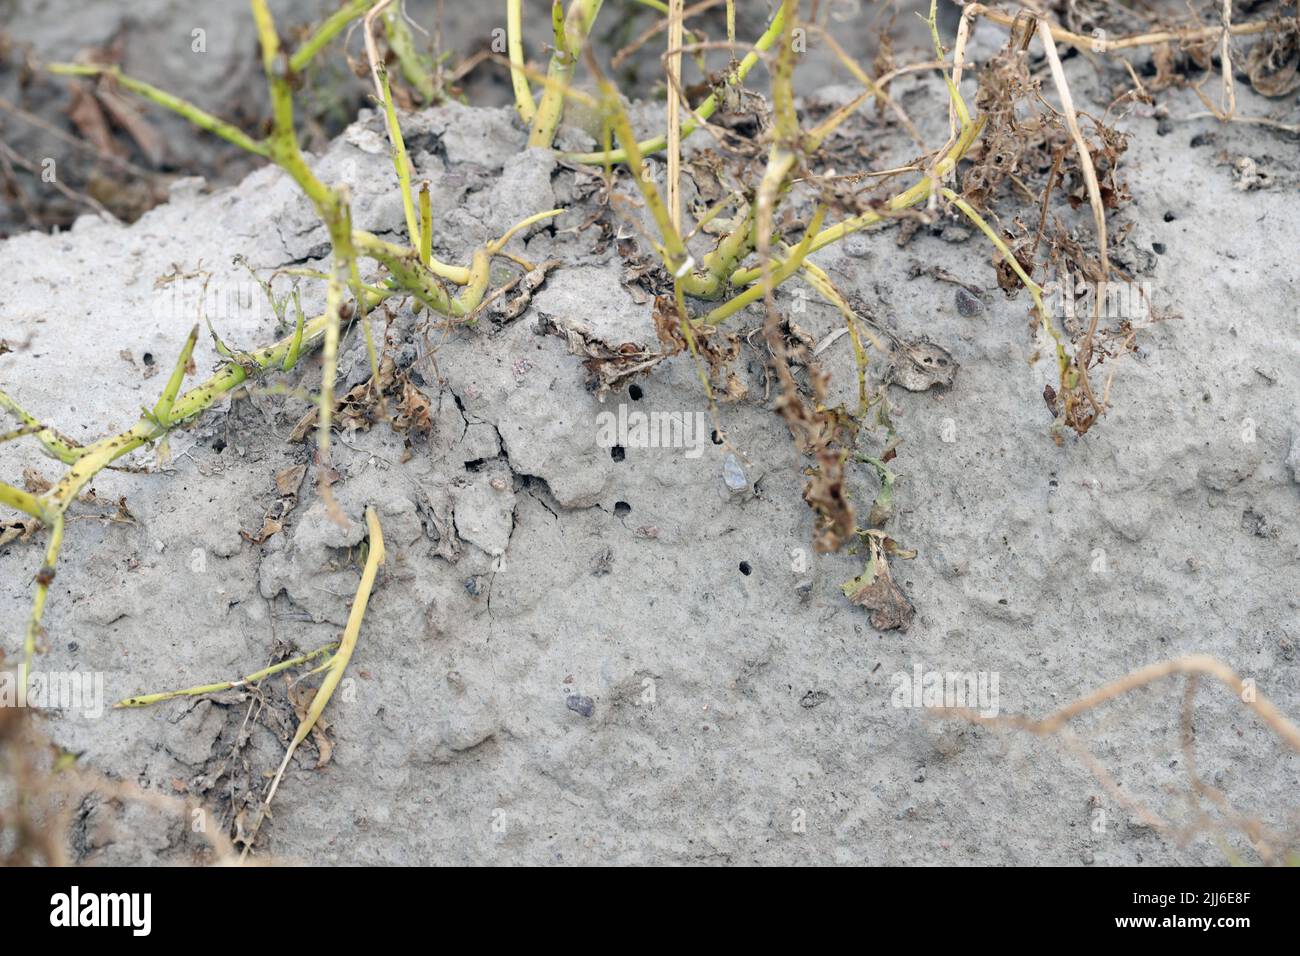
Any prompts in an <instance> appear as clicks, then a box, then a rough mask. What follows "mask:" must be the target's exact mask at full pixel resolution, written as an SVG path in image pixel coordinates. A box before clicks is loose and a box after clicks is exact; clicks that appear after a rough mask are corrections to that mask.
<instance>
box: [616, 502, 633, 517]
mask: <svg viewBox="0 0 1300 956" xmlns="http://www.w3.org/2000/svg"><path fill="white" fill-rule="evenodd" d="M631 513H632V506H631V505H630V504H628V503H627V502H626V501H616V502H614V514H615V515H616V516H617V517H619V518H626V517H627V516H628V515H630V514H631Z"/></svg>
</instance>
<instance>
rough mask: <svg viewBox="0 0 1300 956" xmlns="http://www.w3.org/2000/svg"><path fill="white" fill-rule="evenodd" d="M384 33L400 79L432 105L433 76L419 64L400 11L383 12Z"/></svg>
mask: <svg viewBox="0 0 1300 956" xmlns="http://www.w3.org/2000/svg"><path fill="white" fill-rule="evenodd" d="M384 33H385V35H386V36H387V37H388V48H389V49H390V50H392V51H393V55H394V56H396V57H397V65H398V67H399V69H401V71H402V79H404V80H406V82H407V83H409V84H411V88H412V89H414V90H415V92H417V93H419V94H420V99H421V100H422V101H423V102H424V103H426V104H428V103H432V102H433V101H434V99H435V97H436V95H437V91H436V89H435V87H434V83H433V76H432V75H431V74H430V73H429V71H428V70H427V69H426V68H425V65H424V64H423V63H422V62H421V58H420V53H419V51H417V50H416V48H415V39H414V38H413V37H412V36H411V30H410V28H409V27H407V25H406V21H405V20H403V19H402V14H401V12H400V11H398V10H391V9H390V10H386V11H384Z"/></svg>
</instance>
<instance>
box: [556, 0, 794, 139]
mask: <svg viewBox="0 0 1300 956" xmlns="http://www.w3.org/2000/svg"><path fill="white" fill-rule="evenodd" d="M794 2H795V0H781V6H780V7H779V8H778V9H777V11H776V13H775V14H774V15H773V16H772V20H771V22H770V23H768V25H767V29H766V30H765V31H763V35H762V36H760V37H759V38H758V40H757V41H755V43H754V47H753V49H752V50H750V51H749V52H748V53H746V54H745V56H744V58H743V59H742V60H741V61H740V62H739V63H737V64H736V67H735V69H734V70H732V72H731V73H730V74H729V75H728V76H727V79H726V83H727V85H729V86H735V85H737V84H740V83H742V82H744V79H745V77H746V76H748V75H749V71H750V70H752V69H753V68H754V67H755V66H756V65H757V64H758V61H759V60H760V59H761V58H762V55H763V54H764V53H765V52H767V51H768V50H769V49H771V47H772V44H773V43H775V42H776V40H777V38H778V37H779V36H781V33H782V31H783V30H784V28H785V17H786V14H787V12H788V11H789V8H790V7H791V5H792V4H793V3H794ZM720 102H721V101H720V100H719V99H718V94H717V93H710V94H709V95H708V96H707V97H705V99H704V100H703V101H702V102H701V103H700V105H699V106H697V107H695V109H694V110H693V111H692V115H691V117H690V118H689V119H687V120H686V121H685V122H684V123H682V139H683V140H685V139H686V137H688V136H690V135H691V133H693V132H695V130H696V129H697V128H698V127H699V125H700V124H699V120H697V119H696V117H697V116H698V117H699V119H704V120H707V119H708V118H709V117H711V116H712V115H713V114H714V113H715V112H717V109H718V106H719V105H720ZM667 147H668V137H667V136H655V137H653V138H651V139H647V140H645V141H643V142H640V143H637V149H638V151H639V152H640V154H641V155H642V156H649V155H651V154H653V153H658V152H661V151H662V150H664V149H666V148H667ZM561 155H562V156H563V158H564V159H566V160H568V161H570V162H574V163H588V164H590V165H601V164H604V163H626V162H628V161H629V160H628V152H627V150H626V149H616V150H612V151H609V150H607V151H603V152H595V153H562V154H561Z"/></svg>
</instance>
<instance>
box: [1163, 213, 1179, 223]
mask: <svg viewBox="0 0 1300 956" xmlns="http://www.w3.org/2000/svg"><path fill="white" fill-rule="evenodd" d="M1177 218H1178V217H1177V216H1175V215H1174V214H1173V213H1172V212H1167V213H1165V222H1173V221H1174V220H1175V219H1177Z"/></svg>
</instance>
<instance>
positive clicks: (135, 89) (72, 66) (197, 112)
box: [46, 63, 270, 156]
mask: <svg viewBox="0 0 1300 956" xmlns="http://www.w3.org/2000/svg"><path fill="white" fill-rule="evenodd" d="M46 69H47V70H49V71H50V72H51V73H54V74H58V75H61V76H111V77H112V78H113V79H114V81H116V82H117V84H118V85H119V86H121V87H122V88H123V89H127V90H130V91H131V92H132V93H135V94H137V95H139V96H143V97H144V98H145V99H147V100H150V101H152V102H154V103H157V104H158V105H159V106H161V107H163V108H164V109H169V110H171V111H172V112H173V113H178V114H180V115H181V116H183V117H185V118H186V119H187V120H189V121H190V122H191V123H193V124H194V125H195V126H197V127H198V128H199V129H202V130H206V131H207V132H209V133H213V134H215V135H217V136H220V137H221V138H222V139H224V140H226V141H227V142H229V143H233V144H235V145H236V146H238V147H239V148H240V149H245V150H247V151H248V152H250V153H253V154H255V155H257V156H269V155H270V151H269V147H268V145H267V143H266V142H264V141H259V140H255V139H253V138H252V137H251V136H249V135H248V134H247V133H245V132H244V131H243V130H241V129H239V127H237V126H233V125H232V124H230V123H227V122H226V121H225V120H222V119H218V118H217V117H215V116H213V115H212V114H211V113H209V112H207V111H206V110H202V109H200V108H199V107H197V106H195V105H194V104H193V103H190V102H188V101H187V100H183V99H181V98H180V97H178V96H173V95H172V94H171V93H168V92H166V91H164V90H160V89H158V87H156V86H152V85H150V84H148V83H145V82H144V81H143V80H137V79H134V78H133V77H130V76H127V75H126V74H124V73H123V72H122V71H121V70H119V69H118V68H117V67H116V66H105V65H101V64H95V63H84V64H83V63H50V64H47V65H46Z"/></svg>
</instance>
